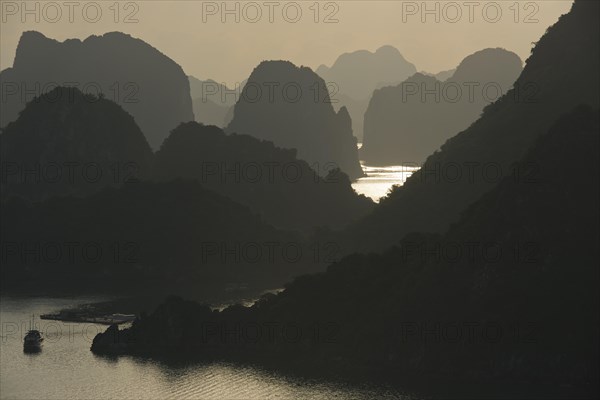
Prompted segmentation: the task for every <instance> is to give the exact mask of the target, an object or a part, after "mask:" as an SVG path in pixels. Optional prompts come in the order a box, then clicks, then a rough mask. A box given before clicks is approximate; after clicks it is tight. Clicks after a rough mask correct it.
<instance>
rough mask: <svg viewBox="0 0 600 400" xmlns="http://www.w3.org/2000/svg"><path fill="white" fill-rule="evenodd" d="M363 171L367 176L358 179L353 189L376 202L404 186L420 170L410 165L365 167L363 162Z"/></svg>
mask: <svg viewBox="0 0 600 400" xmlns="http://www.w3.org/2000/svg"><path fill="white" fill-rule="evenodd" d="M361 165H362V167H363V171H365V174H366V175H367V176H366V177H364V178H359V179H357V180H356V181H355V182H354V183H353V184H352V187H353V188H354V190H355V191H356V192H357V193H358V194H364V195H365V196H368V197H370V198H372V199H373V200H374V201H379V199H380V198H381V197H383V196H385V195H386V194H387V193H388V191H389V190H390V189H391V188H392V186H394V185H400V186H401V185H403V184H404V182H406V180H407V179H408V177H410V176H411V175H412V174H413V172H415V171H417V170H418V169H419V168H418V167H415V166H408V165H390V166H385V167H374V166H368V165H365V164H364V163H363V162H362V161H361Z"/></svg>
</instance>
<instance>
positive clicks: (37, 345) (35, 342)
mask: <svg viewBox="0 0 600 400" xmlns="http://www.w3.org/2000/svg"><path fill="white" fill-rule="evenodd" d="M43 343H44V338H43V337H42V334H41V333H40V331H38V330H35V329H32V330H30V331H29V332H27V335H25V338H24V339H23V348H24V349H25V350H32V351H36V350H41V349H42V344H43Z"/></svg>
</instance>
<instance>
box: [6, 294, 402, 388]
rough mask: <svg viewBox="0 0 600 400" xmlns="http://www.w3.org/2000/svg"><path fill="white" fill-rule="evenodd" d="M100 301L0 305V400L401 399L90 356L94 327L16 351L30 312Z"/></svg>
mask: <svg viewBox="0 0 600 400" xmlns="http://www.w3.org/2000/svg"><path fill="white" fill-rule="evenodd" d="M101 300H105V299H90V298H87V299H55V298H6V297H2V298H1V300H0V325H1V326H2V339H1V340H0V354H1V356H2V357H1V363H0V398H2V399H4V398H10V399H65V400H66V399H82V398H90V399H91V398H93V399H123V398H136V399H169V398H176V399H223V398H228V399H242V398H243V399H272V398H278V399H290V398H311V399H331V398H343V399H364V398H394V399H408V398H409V397H407V396H406V395H404V394H403V392H401V391H400V390H399V389H396V388H392V387H389V386H387V385H384V384H374V383H367V382H361V383H356V382H347V381H339V382H338V381H333V380H325V379H320V378H313V377H310V378H307V377H303V376H299V375H296V374H290V373H288V372H287V371H286V372H285V373H284V372H281V371H280V370H279V368H277V369H276V368H262V367H259V366H256V365H248V364H238V363H230V362H165V361H158V360H156V359H153V358H144V357H133V356H123V357H106V356H96V355H94V354H93V353H92V352H91V351H90V345H91V342H92V339H93V337H94V335H95V333H96V332H98V331H100V330H104V329H105V328H106V327H105V326H102V325H95V324H88V323H67V322H59V321H44V320H40V319H39V318H36V319H35V321H33V324H34V326H35V327H36V328H38V329H39V330H40V331H41V332H42V334H43V335H44V336H45V337H46V340H45V345H44V350H43V352H40V353H36V354H24V353H23V336H24V334H25V333H26V332H27V330H28V329H29V328H30V326H31V325H30V321H31V314H32V313H35V315H40V314H43V313H50V312H55V311H57V310H59V309H62V308H67V307H74V306H76V305H78V304H82V303H89V302H93V301H101Z"/></svg>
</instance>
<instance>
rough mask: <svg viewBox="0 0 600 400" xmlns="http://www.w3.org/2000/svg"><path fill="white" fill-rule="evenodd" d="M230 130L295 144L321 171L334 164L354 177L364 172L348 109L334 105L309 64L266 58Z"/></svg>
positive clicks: (250, 81)
mask: <svg viewBox="0 0 600 400" xmlns="http://www.w3.org/2000/svg"><path fill="white" fill-rule="evenodd" d="M226 131H227V132H229V133H233V132H235V133H239V134H248V135H252V136H255V137H257V138H260V139H265V140H269V141H272V142H273V143H274V144H275V145H277V146H280V147H284V148H295V149H297V150H298V158H301V159H304V160H306V161H307V162H308V163H309V164H311V166H312V167H313V168H314V169H315V170H316V171H317V172H318V173H319V174H321V175H323V176H324V175H326V174H327V173H328V172H329V171H330V170H332V169H334V168H340V169H341V170H342V171H343V172H345V173H346V174H347V175H348V176H349V177H350V178H351V179H355V178H357V177H360V176H362V169H361V167H360V163H359V161H358V151H357V148H356V138H355V137H354V136H353V135H352V126H351V120H350V116H349V115H348V112H347V111H346V110H345V108H344V109H341V110H340V111H339V112H338V113H336V112H335V111H334V109H333V107H332V105H331V101H330V98H329V93H328V91H327V88H326V86H325V82H324V81H323V79H322V78H321V77H319V76H318V75H317V74H315V73H314V72H313V71H312V70H311V69H310V68H307V67H297V66H295V65H294V64H292V63H290V62H288V61H264V62H262V63H261V64H260V65H259V66H258V67H256V68H255V69H254V71H253V72H252V74H251V75H250V78H249V79H248V82H247V83H246V85H245V86H244V89H243V91H242V95H241V96H240V99H239V100H238V102H237V103H236V105H235V109H234V116H233V120H232V121H231V123H230V124H229V126H228V127H227V129H226Z"/></svg>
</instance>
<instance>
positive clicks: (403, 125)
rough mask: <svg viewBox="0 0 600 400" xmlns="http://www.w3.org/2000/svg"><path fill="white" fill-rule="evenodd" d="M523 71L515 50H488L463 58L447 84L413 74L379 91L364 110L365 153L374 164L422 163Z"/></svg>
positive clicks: (366, 158) (362, 154) (463, 127)
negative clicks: (399, 82) (365, 110)
mask: <svg viewBox="0 0 600 400" xmlns="http://www.w3.org/2000/svg"><path fill="white" fill-rule="evenodd" d="M521 70H522V61H521V59H520V58H519V57H518V56H517V55H516V54H515V53H512V52H510V51H506V50H504V49H485V50H482V51H478V52H476V53H474V54H472V55H470V56H468V57H467V58H465V59H464V60H463V61H462V62H461V63H460V65H459V66H458V68H457V69H456V71H455V72H454V74H453V75H452V76H451V77H449V78H448V79H447V80H445V81H444V82H441V81H439V80H437V79H436V78H435V77H433V76H427V75H423V74H415V75H414V76H412V77H411V78H409V79H408V80H406V81H404V82H402V83H401V84H400V85H398V86H393V87H385V88H382V89H379V90H377V91H375V93H374V95H373V97H372V98H371V102H370V103H369V107H368V109H367V112H366V114H365V134H364V140H363V147H362V149H361V157H362V158H363V159H364V160H366V161H368V162H369V163H372V164H398V163H421V162H423V161H424V160H425V158H426V157H427V156H428V155H430V154H431V153H433V152H434V151H436V150H438V149H439V147H440V146H441V145H442V144H443V143H444V142H445V141H446V140H447V139H448V138H450V137H451V136H452V135H454V134H456V133H458V132H460V131H462V130H463V129H466V128H467V127H468V126H469V125H470V124H471V123H472V122H473V121H475V120H476V119H477V118H478V117H479V115H480V114H481V112H482V110H483V108H484V107H485V106H486V105H488V104H490V103H491V102H493V101H495V100H496V99H498V98H499V97H500V96H502V95H503V94H504V93H507V92H508V91H509V90H510V89H511V88H512V86H513V83H514V82H515V80H516V79H517V78H518V76H519V74H520V73H521Z"/></svg>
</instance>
